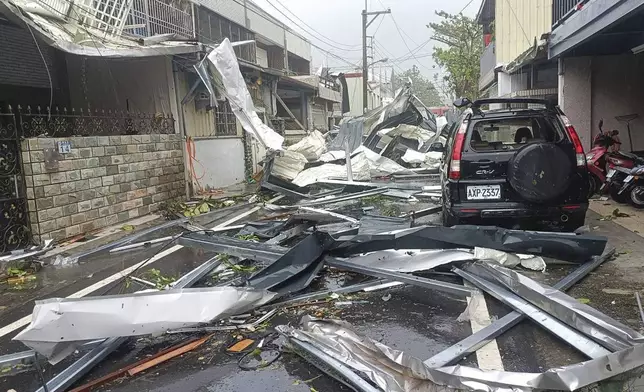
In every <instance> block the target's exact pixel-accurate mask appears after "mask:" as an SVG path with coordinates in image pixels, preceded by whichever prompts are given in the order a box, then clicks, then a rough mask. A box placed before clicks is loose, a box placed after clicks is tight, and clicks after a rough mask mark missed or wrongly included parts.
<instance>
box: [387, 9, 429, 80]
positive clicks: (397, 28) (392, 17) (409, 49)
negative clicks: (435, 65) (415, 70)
mask: <svg viewBox="0 0 644 392" xmlns="http://www.w3.org/2000/svg"><path fill="white" fill-rule="evenodd" d="M390 16H391V20H392V21H393V22H394V25H395V26H396V30H397V31H398V35H400V39H401V40H402V42H403V44H405V47H406V48H407V50H408V51H409V54H410V55H411V56H412V58H413V59H414V60H415V61H416V62H417V63H418V65H420V66H421V67H423V68H425V69H429V70H431V69H430V68H429V67H427V66H425V65H424V64H422V63H421V62H420V61H418V58H416V56H415V55H414V53H413V52H412V50H411V48H410V47H409V45H408V44H407V41H405V37H403V35H402V31H401V29H400V27H399V26H398V23H396V19H395V18H394V15H393V14H390Z"/></svg>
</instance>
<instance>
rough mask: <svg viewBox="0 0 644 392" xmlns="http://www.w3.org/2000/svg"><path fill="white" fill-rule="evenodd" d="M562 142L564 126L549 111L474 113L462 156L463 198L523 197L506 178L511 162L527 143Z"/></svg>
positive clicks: (461, 180)
mask: <svg viewBox="0 0 644 392" xmlns="http://www.w3.org/2000/svg"><path fill="white" fill-rule="evenodd" d="M562 142H563V143H565V142H567V139H566V137H565V134H564V133H563V129H562V126H561V125H560V124H559V123H558V119H557V118H556V116H554V115H553V114H550V113H548V112H541V111H526V113H523V114H521V113H516V112H506V113H503V114H501V113H500V114H498V115H496V114H493V115H489V116H488V115H486V116H480V115H477V116H473V117H472V118H471V119H470V123H469V126H468V132H467V136H466V139H465V145H464V146H463V153H462V158H461V178H460V181H459V186H458V189H459V198H460V200H461V201H468V202H471V201H474V202H476V201H482V202H483V201H488V202H489V201H515V202H521V201H523V200H522V198H521V197H520V196H519V195H518V194H517V193H516V192H515V191H514V189H512V187H511V186H510V184H509V182H508V181H507V177H508V162H509V161H510V160H511V159H512V157H514V155H515V154H516V153H517V151H518V150H519V149H521V148H522V147H524V146H526V145H527V144H531V143H562ZM566 150H571V149H569V148H566ZM571 159H573V160H574V154H572V156H571Z"/></svg>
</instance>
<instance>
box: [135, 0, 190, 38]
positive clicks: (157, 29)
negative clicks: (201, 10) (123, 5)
mask: <svg viewBox="0 0 644 392" xmlns="http://www.w3.org/2000/svg"><path fill="white" fill-rule="evenodd" d="M193 14H194V4H193V3H191V2H188V1H168V2H164V1H160V0H134V1H133V3H132V9H131V11H130V14H129V16H128V18H127V22H126V26H125V27H124V29H125V30H126V31H127V32H128V33H129V34H132V35H135V36H139V37H151V36H153V35H158V34H168V33H174V34H177V35H179V36H181V37H183V38H194V37H195V29H194V28H195V27H194V22H193Z"/></svg>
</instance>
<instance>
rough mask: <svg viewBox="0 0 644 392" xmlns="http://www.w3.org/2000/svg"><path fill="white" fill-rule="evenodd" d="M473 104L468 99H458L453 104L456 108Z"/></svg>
mask: <svg viewBox="0 0 644 392" xmlns="http://www.w3.org/2000/svg"><path fill="white" fill-rule="evenodd" d="M471 103H472V101H470V100H469V99H468V98H458V99H456V100H455V101H454V102H453V104H454V106H456V107H457V108H462V107H465V106H467V105H469V104H471Z"/></svg>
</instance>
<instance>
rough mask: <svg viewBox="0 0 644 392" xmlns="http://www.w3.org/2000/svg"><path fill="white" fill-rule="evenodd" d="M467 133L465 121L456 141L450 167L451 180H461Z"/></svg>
mask: <svg viewBox="0 0 644 392" xmlns="http://www.w3.org/2000/svg"><path fill="white" fill-rule="evenodd" d="M466 131H467V122H466V121H463V123H462V124H461V127H460V128H459V129H458V132H457V133H456V138H455V140H454V149H453V150H452V162H451V163H450V165H449V178H451V179H452V180H458V179H459V178H461V156H462V155H463V145H464V144H465V132H466Z"/></svg>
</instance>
